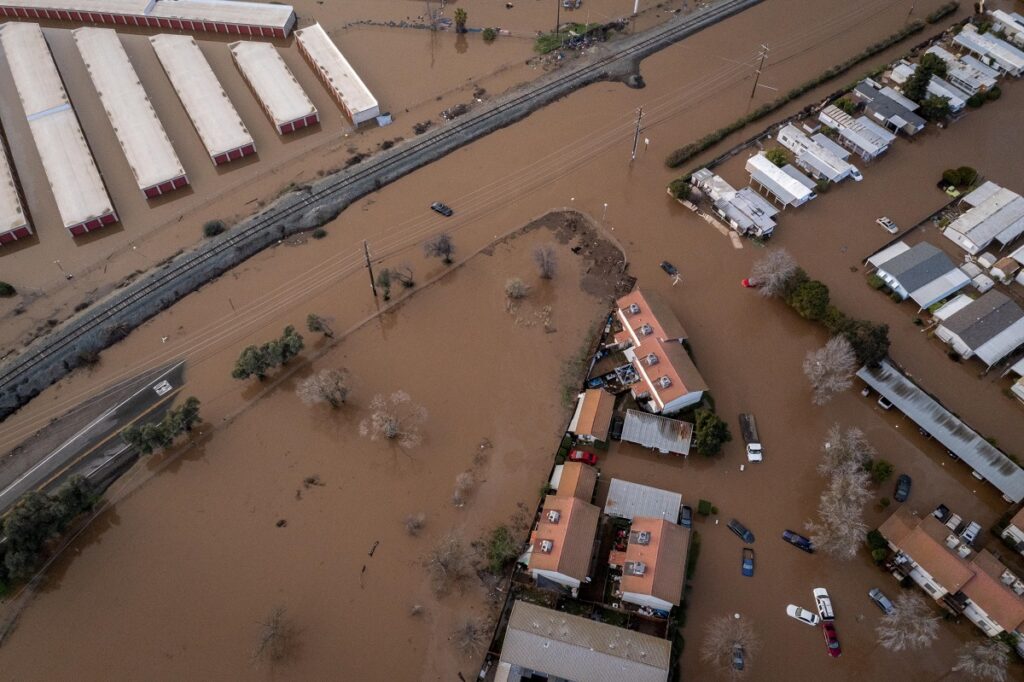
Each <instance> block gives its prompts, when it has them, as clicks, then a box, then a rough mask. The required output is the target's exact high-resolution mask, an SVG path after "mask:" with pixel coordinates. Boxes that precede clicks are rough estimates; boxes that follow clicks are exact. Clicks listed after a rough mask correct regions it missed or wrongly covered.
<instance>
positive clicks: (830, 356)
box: [804, 336, 857, 405]
mask: <svg viewBox="0 0 1024 682" xmlns="http://www.w3.org/2000/svg"><path fill="white" fill-rule="evenodd" d="M856 368H857V356H856V355H855V354H854V352H853V346H851V345H850V342H849V341H847V340H846V338H845V337H842V336H833V337H832V338H831V339H829V340H828V343H826V344H825V345H824V346H823V347H822V348H819V349H818V350H812V351H809V352H808V353H807V357H805V358H804V375H805V376H806V377H807V380H808V381H810V382H811V388H812V389H813V391H814V394H813V397H812V398H811V402H813V403H814V404H815V405H824V404H825V403H827V402H828V401H830V400H832V396H833V395H835V394H836V393H841V392H843V391H845V390H846V389H848V388H850V386H852V385H853V372H854V370H855V369H856Z"/></svg>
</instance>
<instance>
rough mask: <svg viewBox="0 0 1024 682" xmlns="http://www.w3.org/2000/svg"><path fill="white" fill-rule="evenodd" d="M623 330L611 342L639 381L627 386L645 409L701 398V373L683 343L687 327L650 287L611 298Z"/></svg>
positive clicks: (671, 408)
mask: <svg viewBox="0 0 1024 682" xmlns="http://www.w3.org/2000/svg"><path fill="white" fill-rule="evenodd" d="M616 307H617V311H616V317H617V319H618V321H619V324H620V325H621V326H622V331H620V332H618V333H617V334H616V335H615V343H616V345H617V346H618V347H619V348H621V349H622V350H623V351H624V353H625V355H626V359H627V360H629V362H630V363H631V364H632V366H633V368H634V369H635V370H636V373H637V376H638V377H639V381H637V382H636V383H634V384H633V385H632V386H631V387H630V390H631V392H632V394H633V398H634V399H636V401H637V402H638V403H639V404H640V405H641V406H642V407H644V408H645V409H647V411H648V412H655V413H659V414H666V413H671V412H677V411H678V410H681V409H683V408H685V407H688V406H690V405H693V404H695V403H698V402H700V399H701V398H702V397H703V395H704V391H706V390H707V388H708V387H707V384H706V383H705V382H704V378H703V377H702V376H701V375H700V372H699V371H698V370H697V366H696V365H694V364H693V360H692V359H691V358H690V355H689V353H687V351H686V348H684V347H683V342H684V341H685V340H686V338H687V337H686V330H685V329H683V325H682V323H681V322H680V321H679V318H678V317H676V315H675V313H674V312H672V309H671V308H669V307H668V305H667V304H666V303H665V301H664V300H663V299H662V298H661V297H660V296H658V295H657V294H656V293H655V292H642V291H641V290H640V289H634V290H633V291H632V292H631V293H629V294H627V295H625V296H623V297H622V298H620V299H619V300H618V301H616Z"/></svg>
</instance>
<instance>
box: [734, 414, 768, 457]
mask: <svg viewBox="0 0 1024 682" xmlns="http://www.w3.org/2000/svg"><path fill="white" fill-rule="evenodd" d="M740 432H741V433H742V434H743V442H744V443H746V444H747V461H748V462H760V461H762V460H763V459H764V450H763V449H762V448H761V440H760V439H759V438H758V437H757V422H756V421H755V420H754V415H752V414H746V413H744V414H741V415H740Z"/></svg>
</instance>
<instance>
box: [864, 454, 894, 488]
mask: <svg viewBox="0 0 1024 682" xmlns="http://www.w3.org/2000/svg"><path fill="white" fill-rule="evenodd" d="M895 470H896V467H894V466H893V465H892V463H890V462H887V461H885V460H884V459H876V460H873V461H872V462H871V466H870V467H869V469H868V471H869V472H870V473H871V480H872V481H874V482H875V483H876V484H877V483H885V482H886V481H887V480H889V478H890V477H891V476H892V473H893V471H895Z"/></svg>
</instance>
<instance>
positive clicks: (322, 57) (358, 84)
mask: <svg viewBox="0 0 1024 682" xmlns="http://www.w3.org/2000/svg"><path fill="white" fill-rule="evenodd" d="M295 37H296V38H297V39H298V41H299V49H300V50H302V52H303V54H305V55H306V58H307V59H309V60H310V62H311V63H312V64H313V67H314V68H315V69H316V70H317V72H318V73H319V76H320V78H321V80H323V81H324V84H325V85H327V87H328V88H329V89H330V90H331V94H332V95H333V96H334V98H335V99H337V100H338V102H339V103H340V104H341V105H342V107H344V109H345V110H346V111H347V112H348V115H349V116H350V117H351V118H352V121H353V122H354V123H357V124H358V123H362V122H363V121H368V120H370V119H371V118H374V117H375V116H377V115H378V114H380V107H379V105H378V104H377V99H376V98H375V97H374V96H373V94H372V93H371V92H370V89H369V88H368V87H366V84H365V83H364V82H363V79H362V78H360V77H359V74H358V73H356V70H355V69H353V68H352V65H351V64H349V63H348V60H347V59H345V55H343V54H342V53H341V50H339V49H338V46H337V45H335V44H334V41H333V40H331V38H330V36H328V35H327V32H326V31H325V30H324V29H323V27H322V26H321V25H320V24H313V25H312V26H310V27H308V28H304V29H301V30H299V31H296V32H295Z"/></svg>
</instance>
